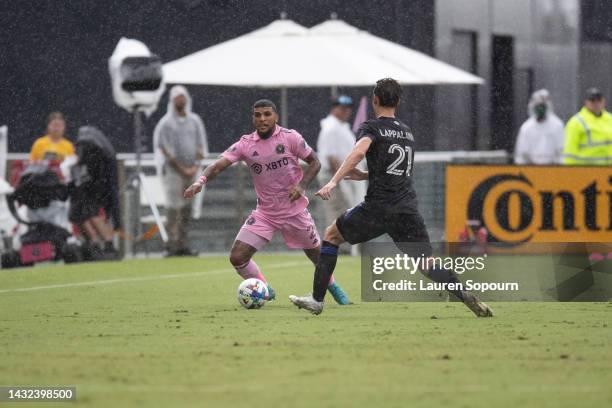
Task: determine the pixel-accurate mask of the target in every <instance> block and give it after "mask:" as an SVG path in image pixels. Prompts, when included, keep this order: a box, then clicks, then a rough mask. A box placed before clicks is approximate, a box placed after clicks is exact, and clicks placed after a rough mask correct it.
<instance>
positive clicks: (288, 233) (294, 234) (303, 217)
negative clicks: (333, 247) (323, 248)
mask: <svg viewBox="0 0 612 408" xmlns="http://www.w3.org/2000/svg"><path fill="white" fill-rule="evenodd" d="M276 231H279V232H280V233H281V234H283V239H284V240H285V245H286V246H287V248H291V249H312V248H316V247H318V246H319V242H320V239H319V233H318V232H317V227H316V226H315V223H314V220H313V219H312V216H311V215H310V213H309V212H308V210H306V209H305V210H304V211H302V212H300V213H298V214H296V215H293V216H291V217H287V218H275V219H273V218H270V217H269V216H265V215H263V214H262V213H261V212H259V211H257V210H254V211H253V212H251V215H250V216H249V217H248V218H247V220H246V221H245V223H244V225H243V226H242V228H240V232H238V236H236V240H237V241H242V242H244V243H246V244H249V245H251V246H252V247H254V248H255V249H257V250H259V249H261V247H263V246H264V245H265V244H267V243H268V242H269V241H270V240H271V239H272V237H273V236H274V233H275V232H276Z"/></svg>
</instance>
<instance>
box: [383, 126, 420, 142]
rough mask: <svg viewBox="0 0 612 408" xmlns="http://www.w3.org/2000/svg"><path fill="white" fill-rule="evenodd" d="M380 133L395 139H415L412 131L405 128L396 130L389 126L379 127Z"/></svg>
mask: <svg viewBox="0 0 612 408" xmlns="http://www.w3.org/2000/svg"><path fill="white" fill-rule="evenodd" d="M378 133H379V134H380V135H381V136H383V137H392V138H395V139H406V140H414V137H413V136H412V133H410V132H407V131H404V130H395V129H388V128H382V129H381V128H379V129H378Z"/></svg>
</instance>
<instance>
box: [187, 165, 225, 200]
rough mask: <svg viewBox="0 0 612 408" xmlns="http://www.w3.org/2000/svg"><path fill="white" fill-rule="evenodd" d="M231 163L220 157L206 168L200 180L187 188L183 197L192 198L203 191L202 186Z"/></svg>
mask: <svg viewBox="0 0 612 408" xmlns="http://www.w3.org/2000/svg"><path fill="white" fill-rule="evenodd" d="M231 165H232V162H231V161H229V160H228V159H226V158H225V157H221V158H219V159H218V160H217V161H215V162H214V163H213V164H211V165H210V166H208V167H206V168H205V169H204V172H203V173H202V175H201V176H200V178H199V180H198V181H196V182H195V183H193V184H192V185H190V186H189V187H188V188H187V190H185V192H184V193H183V197H185V198H192V197H193V196H194V195H196V194H198V193H199V192H200V191H202V187H203V186H204V184H206V183H208V182H209V181H211V180H213V179H214V178H215V177H217V175H218V174H219V173H221V172H222V171H223V170H225V169H227V168H228V167H229V166H231Z"/></svg>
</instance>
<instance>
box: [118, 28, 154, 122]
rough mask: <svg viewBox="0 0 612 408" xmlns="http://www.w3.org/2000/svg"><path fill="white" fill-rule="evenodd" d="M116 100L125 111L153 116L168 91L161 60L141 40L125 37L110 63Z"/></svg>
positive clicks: (120, 41)
mask: <svg viewBox="0 0 612 408" xmlns="http://www.w3.org/2000/svg"><path fill="white" fill-rule="evenodd" d="M108 66H109V72H110V76H111V82H112V88H113V98H114V100H115V103H116V104H117V105H119V106H121V107H122V108H124V109H126V110H128V111H130V112H134V111H135V110H137V111H143V112H145V113H146V114H147V115H150V114H151V113H153V112H154V111H155V110H156V109H157V104H158V103H159V100H160V99H161V96H162V94H163V93H164V90H165V84H164V80H163V72H162V62H161V59H160V58H159V57H158V56H157V55H155V54H152V53H151V52H150V51H149V49H148V48H147V46H146V45H145V44H143V43H142V42H140V41H138V40H133V39H128V38H122V39H121V40H119V43H118V44H117V47H116V48H115V51H114V52H113V55H112V56H111V57H110V59H109V60H108Z"/></svg>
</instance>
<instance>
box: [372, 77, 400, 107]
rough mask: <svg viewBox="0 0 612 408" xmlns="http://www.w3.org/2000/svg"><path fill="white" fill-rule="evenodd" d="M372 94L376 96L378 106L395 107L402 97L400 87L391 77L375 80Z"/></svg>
mask: <svg viewBox="0 0 612 408" xmlns="http://www.w3.org/2000/svg"><path fill="white" fill-rule="evenodd" d="M373 94H374V95H375V96H378V101H379V103H380V106H387V107H389V108H395V107H396V106H397V105H399V101H400V98H401V97H402V87H401V86H400V84H399V83H398V82H397V81H396V80H395V79H393V78H383V79H379V80H378V81H376V86H375V87H374V91H373Z"/></svg>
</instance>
